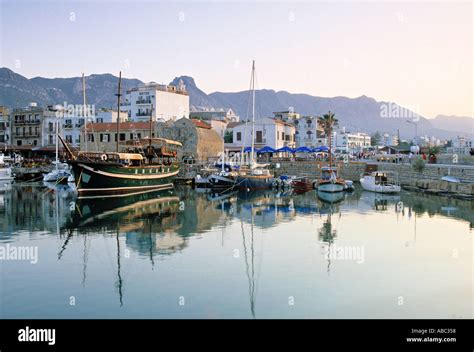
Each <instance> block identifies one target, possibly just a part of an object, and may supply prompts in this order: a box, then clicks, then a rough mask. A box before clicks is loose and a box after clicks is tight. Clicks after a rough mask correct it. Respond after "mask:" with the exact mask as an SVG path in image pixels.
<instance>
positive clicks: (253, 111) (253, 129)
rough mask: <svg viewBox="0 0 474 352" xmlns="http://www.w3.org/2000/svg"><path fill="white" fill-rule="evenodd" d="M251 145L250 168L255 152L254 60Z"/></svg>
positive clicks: (253, 62) (253, 67)
mask: <svg viewBox="0 0 474 352" xmlns="http://www.w3.org/2000/svg"><path fill="white" fill-rule="evenodd" d="M251 85H252V144H251V149H250V166H252V165H253V163H254V160H253V153H254V151H255V60H253V61H252V80H251Z"/></svg>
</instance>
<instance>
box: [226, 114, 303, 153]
mask: <svg viewBox="0 0 474 352" xmlns="http://www.w3.org/2000/svg"><path fill="white" fill-rule="evenodd" d="M254 131H255V132H254V133H255V138H254V145H255V148H256V149H259V148H262V147H264V146H269V147H272V148H273V149H278V148H282V147H285V146H288V147H290V148H294V147H295V126H293V125H292V124H290V123H288V122H284V121H281V120H278V119H273V118H270V117H266V118H261V119H259V120H258V121H255V124H254ZM251 138H252V123H251V122H249V123H247V124H245V123H241V124H239V125H236V126H233V128H232V143H225V145H224V147H225V148H226V149H228V150H230V151H240V150H241V148H242V147H250V146H251V144H252V139H251Z"/></svg>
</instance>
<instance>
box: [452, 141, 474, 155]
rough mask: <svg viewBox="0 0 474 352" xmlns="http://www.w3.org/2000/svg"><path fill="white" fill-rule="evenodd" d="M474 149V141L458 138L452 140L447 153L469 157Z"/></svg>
mask: <svg viewBox="0 0 474 352" xmlns="http://www.w3.org/2000/svg"><path fill="white" fill-rule="evenodd" d="M472 148H474V141H473V140H472V139H468V138H466V137H458V138H456V139H452V140H451V147H449V148H447V151H448V153H452V154H460V155H469V152H470V151H471V149H472Z"/></svg>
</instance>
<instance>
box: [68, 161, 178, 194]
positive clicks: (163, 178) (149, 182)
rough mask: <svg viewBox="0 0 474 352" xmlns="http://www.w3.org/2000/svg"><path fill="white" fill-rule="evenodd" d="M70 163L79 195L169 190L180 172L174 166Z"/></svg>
mask: <svg viewBox="0 0 474 352" xmlns="http://www.w3.org/2000/svg"><path fill="white" fill-rule="evenodd" d="M70 165H71V166H72V170H73V174H74V179H75V180H76V182H75V184H76V188H77V192H78V194H79V195H90V194H119V193H129V192H137V191H143V190H152V189H153V190H159V189H169V188H172V187H173V181H174V179H175V177H176V176H177V174H178V172H179V167H178V166H177V165H170V166H158V165H156V166H155V165H153V166H148V165H147V166H144V167H123V166H121V165H119V164H113V165H109V164H107V163H94V162H90V163H88V162H70Z"/></svg>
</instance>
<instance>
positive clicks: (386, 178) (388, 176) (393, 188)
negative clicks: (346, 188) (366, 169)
mask: <svg viewBox="0 0 474 352" xmlns="http://www.w3.org/2000/svg"><path fill="white" fill-rule="evenodd" d="M360 185H361V186H362V188H363V189H365V190H366V191H370V192H376V193H399V192H400V189H401V188H400V183H399V182H398V173H396V172H388V171H373V172H371V173H369V174H363V175H361V179H360Z"/></svg>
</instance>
